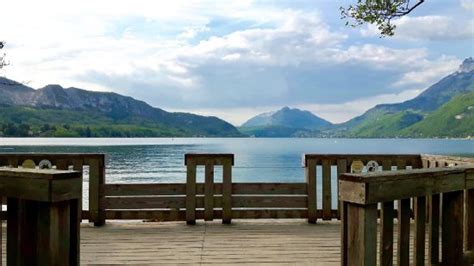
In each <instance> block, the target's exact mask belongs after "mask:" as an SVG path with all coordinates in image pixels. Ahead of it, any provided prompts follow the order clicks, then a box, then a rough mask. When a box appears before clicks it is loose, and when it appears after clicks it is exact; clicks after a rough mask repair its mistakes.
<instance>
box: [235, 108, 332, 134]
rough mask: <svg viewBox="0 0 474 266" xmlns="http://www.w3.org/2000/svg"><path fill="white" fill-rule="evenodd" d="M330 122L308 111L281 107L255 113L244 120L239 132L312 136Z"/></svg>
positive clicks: (329, 124)
mask: <svg viewBox="0 0 474 266" xmlns="http://www.w3.org/2000/svg"><path fill="white" fill-rule="evenodd" d="M329 126H331V123H330V122H328V121H326V120H324V119H322V118H320V117H318V116H316V115H314V114H313V113H311V112H309V111H303V110H299V109H296V108H289V107H283V108H282V109H280V110H278V111H275V112H269V113H263V114H260V115H257V116H255V117H253V118H251V119H249V120H248V121H247V122H245V123H244V124H243V125H242V126H241V127H240V128H239V129H240V131H241V132H243V133H245V134H247V135H250V136H255V137H299V136H312V135H313V132H317V131H318V130H320V129H322V128H326V127H329Z"/></svg>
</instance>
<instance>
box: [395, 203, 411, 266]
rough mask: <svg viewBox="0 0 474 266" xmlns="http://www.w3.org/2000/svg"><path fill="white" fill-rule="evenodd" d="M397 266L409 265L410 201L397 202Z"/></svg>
mask: <svg viewBox="0 0 474 266" xmlns="http://www.w3.org/2000/svg"><path fill="white" fill-rule="evenodd" d="M397 202H398V243H397V244H398V245H397V250H398V256H397V265H409V263H410V253H409V252H410V199H409V198H408V199H402V200H398V201H397Z"/></svg>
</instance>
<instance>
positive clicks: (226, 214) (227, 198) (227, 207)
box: [222, 163, 232, 224]
mask: <svg viewBox="0 0 474 266" xmlns="http://www.w3.org/2000/svg"><path fill="white" fill-rule="evenodd" d="M231 221H232V165H231V163H226V164H224V166H223V169H222V223H224V224H230V223H231Z"/></svg>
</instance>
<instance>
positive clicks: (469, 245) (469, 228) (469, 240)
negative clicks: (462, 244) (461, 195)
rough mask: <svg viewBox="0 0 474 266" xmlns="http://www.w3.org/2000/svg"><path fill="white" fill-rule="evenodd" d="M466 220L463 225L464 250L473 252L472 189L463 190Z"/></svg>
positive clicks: (473, 208) (473, 197)
mask: <svg viewBox="0 0 474 266" xmlns="http://www.w3.org/2000/svg"><path fill="white" fill-rule="evenodd" d="M465 194H466V203H465V208H466V209H465V212H466V220H465V225H464V239H465V241H466V250H469V251H472V252H474V189H468V190H466V191H465Z"/></svg>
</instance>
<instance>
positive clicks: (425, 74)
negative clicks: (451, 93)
mask: <svg viewBox="0 0 474 266" xmlns="http://www.w3.org/2000/svg"><path fill="white" fill-rule="evenodd" d="M354 2H355V0H352V1H349V0H320V1H315V0H308V1H303V0H286V1H276V0H275V1H251V0H239V1H223V0H219V1H217V0H214V1H204V0H203V1H197V0H173V1H142V0H134V1H122V0H115V1H108V0H101V1H97V0H95V1H90V0H81V1H76V0H74V1H62V0H58V1H56V0H42V1H35V0H30V1H25V0H4V1H2V2H1V3H0V10H1V14H2V15H1V16H0V40H3V41H5V42H6V47H5V49H4V52H6V53H7V60H8V61H9V62H10V65H9V66H8V67H6V68H5V69H3V70H2V72H1V73H0V75H3V76H6V77H7V78H10V79H14V80H17V81H20V82H24V83H26V84H28V85H29V86H31V87H33V88H41V87H43V86H45V85H47V84H60V85H62V86H63V87H77V88H83V89H87V90H94V91H112V92H116V93H120V94H124V95H129V96H132V97H134V98H136V99H139V100H143V101H146V102H147V103H149V104H150V105H152V106H155V107H159V108H162V109H165V110H168V111H184V112H193V113H197V114H202V115H209V116H211V115H212V116H218V117H220V118H223V119H225V120H227V121H229V122H231V123H233V124H234V125H240V124H242V123H243V122H245V121H246V120H247V119H249V118H250V117H251V116H253V115H256V114H259V113H262V112H268V111H273V110H277V109H280V108H282V107H283V106H290V107H294V108H300V109H305V110H309V111H312V112H313V113H314V114H316V115H318V116H320V117H322V118H325V119H327V120H329V121H331V122H334V123H340V122H344V121H347V120H349V119H350V118H353V117H355V116H357V115H360V114H362V113H363V112H365V111H366V110H367V109H369V108H371V107H373V106H375V105H376V104H380V103H393V102H400V101H404V100H407V99H410V98H413V97H415V96H416V95H418V94H419V93H420V92H422V91H423V90H424V89H426V88H428V87H429V86H430V85H432V84H433V83H435V82H436V81H438V80H439V79H441V78H442V77H443V76H445V75H447V74H450V73H452V72H453V71H456V69H457V67H458V66H459V64H460V63H461V62H462V60H463V59H465V58H466V57H470V56H474V0H427V1H425V3H424V4H422V5H421V6H420V7H418V8H417V9H415V10H414V11H413V12H412V13H411V14H410V15H409V16H406V17H403V18H401V19H399V20H397V21H395V22H394V23H395V24H396V25H397V29H396V31H395V36H394V37H390V38H380V37H379V35H378V32H377V30H376V28H375V27H374V26H371V25H364V26H362V27H359V28H351V27H346V26H345V25H344V24H345V21H343V20H341V19H340V12H339V7H340V6H347V5H349V4H351V3H354Z"/></svg>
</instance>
